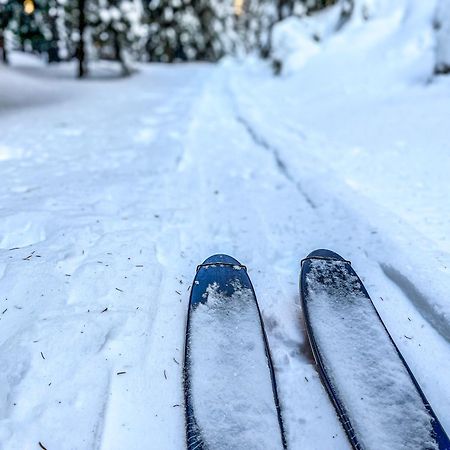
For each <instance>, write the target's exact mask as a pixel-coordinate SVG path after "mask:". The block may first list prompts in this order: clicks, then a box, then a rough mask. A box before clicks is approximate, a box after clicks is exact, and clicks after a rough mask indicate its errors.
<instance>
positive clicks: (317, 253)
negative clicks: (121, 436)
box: [305, 248, 345, 261]
mask: <svg viewBox="0 0 450 450" xmlns="http://www.w3.org/2000/svg"><path fill="white" fill-rule="evenodd" d="M314 258H324V259H334V260H337V261H345V259H344V258H343V257H342V256H341V255H339V254H337V253H335V252H333V251H331V250H327V249H326V248H320V249H318V250H314V251H313V252H311V253H310V254H309V255H308V256H307V257H306V258H305V259H314Z"/></svg>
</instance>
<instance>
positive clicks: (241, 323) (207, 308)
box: [184, 255, 286, 450]
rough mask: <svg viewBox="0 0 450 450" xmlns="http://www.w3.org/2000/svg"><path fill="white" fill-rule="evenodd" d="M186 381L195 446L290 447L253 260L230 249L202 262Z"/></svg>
mask: <svg viewBox="0 0 450 450" xmlns="http://www.w3.org/2000/svg"><path fill="white" fill-rule="evenodd" d="M184 383H185V384H184V390H185V408H186V436H187V448H188V450H206V449H209V450H225V449H226V450H233V449H235V450H237V449H243V448H245V449H249V450H278V449H285V448H286V442H285V437H284V431H283V423H282V419H281V415H280V408H279V402H278V395H277V388H276V383H275V377H274V369H273V365H272V360H271V356H270V350H269V346H268V342H267V337H266V334H265V331H264V327H263V322H262V317H261V313H260V310H259V307H258V303H257V300H256V296H255V292H254V290H253V286H252V284H251V281H250V278H249V277H248V275H247V271H246V268H245V267H244V266H242V265H241V264H240V263H239V262H238V261H236V260H235V259H233V258H231V257H229V256H226V255H214V256H211V257H210V258H208V259H207V260H206V261H205V262H204V263H203V264H201V265H200V266H199V267H198V268H197V274H196V277H195V279H194V283H193V285H192V290H191V296H190V302H189V311H188V318H187V326H186V347H185V361H184Z"/></svg>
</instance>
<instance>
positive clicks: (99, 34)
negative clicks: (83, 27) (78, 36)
mask: <svg viewBox="0 0 450 450" xmlns="http://www.w3.org/2000/svg"><path fill="white" fill-rule="evenodd" d="M85 13H86V21H87V26H88V36H87V39H88V44H89V46H90V56H91V57H95V58H99V59H111V60H115V61H118V62H119V63H120V65H121V67H122V71H123V73H124V74H129V72H130V68H129V66H128V63H127V61H128V56H130V55H133V54H134V55H135V56H136V55H137V54H138V51H139V48H138V44H139V40H140V38H141V37H142V35H143V29H142V23H141V20H142V5H141V3H140V2H139V1H137V0H88V1H87V3H86V12H85Z"/></svg>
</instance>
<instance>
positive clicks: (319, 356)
mask: <svg viewBox="0 0 450 450" xmlns="http://www.w3.org/2000/svg"><path fill="white" fill-rule="evenodd" d="M300 292H301V298H302V305H303V313H304V317H305V321H306V329H307V333H308V336H309V340H310V343H311V347H312V350H313V353H314V357H315V359H316V362H317V365H318V369H319V373H320V376H321V378H322V381H323V383H324V385H325V388H326V389H327V391H328V394H329V396H330V398H331V400H332V402H333V403H334V406H335V408H336V410H337V413H338V415H339V417H340V419H341V422H342V424H343V426H344V428H345V431H346V433H347V435H348V438H349V440H350V442H351V444H352V446H353V448H354V449H357V450H431V449H433V450H449V449H450V441H449V439H448V437H447V435H446V434H445V431H444V430H443V428H442V426H441V424H440V423H439V421H438V419H437V418H436V416H435V414H434V412H433V410H432V409H431V406H430V405H429V403H428V401H427V399H426V398H425V395H424V394H423V392H422V390H421V389H420V387H419V385H418V383H417V381H416V380H415V378H414V376H413V374H412V373H411V370H410V369H409V367H408V365H407V364H406V362H405V360H404V359H403V357H402V355H401V354H400V352H399V350H398V348H397V347H396V345H395V343H394V341H393V340H392V338H391V336H390V334H389V332H388V331H387V329H386V327H385V325H384V323H383V322H382V320H381V318H380V316H379V314H378V312H377V311H376V309H375V307H374V305H373V303H372V301H371V299H370V297H369V295H368V293H367V291H366V289H365V287H364V285H363V284H362V282H361V280H360V279H359V277H358V275H357V274H356V273H355V271H354V270H353V269H352V267H351V265H350V262H348V261H345V260H344V259H343V258H342V257H341V256H339V255H338V254H336V253H334V252H332V251H329V250H317V251H315V252H312V253H311V254H310V255H309V256H308V257H307V258H306V259H305V260H304V261H303V266H302V272H301V277H300Z"/></svg>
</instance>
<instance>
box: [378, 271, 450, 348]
mask: <svg viewBox="0 0 450 450" xmlns="http://www.w3.org/2000/svg"><path fill="white" fill-rule="evenodd" d="M379 265H380V268H381V270H382V271H383V273H384V275H385V276H386V278H387V279H389V280H390V281H391V282H392V283H394V284H395V285H396V286H397V287H398V288H399V289H400V291H402V292H403V294H404V295H405V296H406V298H408V300H409V301H410V302H411V304H413V305H414V306H415V307H416V309H417V310H418V311H419V313H420V314H421V315H422V317H423V318H424V320H426V321H427V322H428V323H429V324H430V326H431V327H432V328H434V330H436V332H437V333H439V334H440V335H441V336H442V337H443V338H444V339H445V340H446V341H447V343H450V322H449V320H448V318H447V317H446V316H445V314H444V313H439V312H438V311H436V309H435V308H434V306H433V302H432V300H431V299H429V298H428V297H427V296H426V295H424V294H423V293H422V292H421V291H420V290H419V289H418V288H417V287H416V286H415V284H414V283H413V282H412V281H411V280H410V279H409V278H408V277H407V276H405V275H404V274H402V273H401V272H400V271H399V270H397V269H396V268H394V267H392V266H390V265H389V264H385V263H379Z"/></svg>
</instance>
